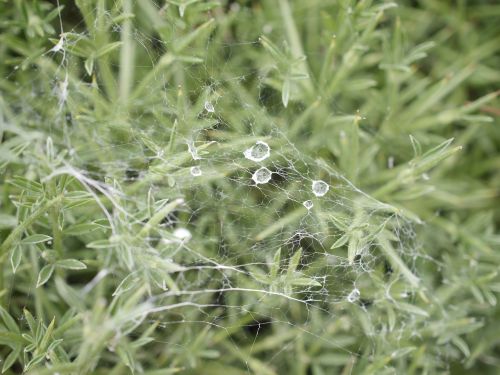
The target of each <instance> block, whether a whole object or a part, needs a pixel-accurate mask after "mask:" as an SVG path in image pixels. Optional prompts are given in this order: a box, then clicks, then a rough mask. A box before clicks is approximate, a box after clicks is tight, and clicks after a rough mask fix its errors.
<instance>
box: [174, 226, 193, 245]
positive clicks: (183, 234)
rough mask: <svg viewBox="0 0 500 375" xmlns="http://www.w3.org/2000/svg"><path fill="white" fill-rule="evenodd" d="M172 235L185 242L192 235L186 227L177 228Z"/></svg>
mask: <svg viewBox="0 0 500 375" xmlns="http://www.w3.org/2000/svg"><path fill="white" fill-rule="evenodd" d="M174 237H175V238H178V239H179V240H181V241H183V242H187V241H189V240H190V239H191V237H192V235H191V232H190V231H189V230H187V229H186V228H177V229H176V230H174Z"/></svg>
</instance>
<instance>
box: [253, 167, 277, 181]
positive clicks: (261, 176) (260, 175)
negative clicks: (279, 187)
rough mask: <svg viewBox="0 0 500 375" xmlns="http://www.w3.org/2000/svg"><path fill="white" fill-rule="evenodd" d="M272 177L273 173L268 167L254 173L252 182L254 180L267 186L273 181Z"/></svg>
mask: <svg viewBox="0 0 500 375" xmlns="http://www.w3.org/2000/svg"><path fill="white" fill-rule="evenodd" d="M271 176H272V172H271V171H270V170H269V169H267V168H266V167H262V168H259V169H257V170H256V171H255V172H254V174H253V175H252V180H254V182H255V183H256V184H265V183H268V182H269V180H271Z"/></svg>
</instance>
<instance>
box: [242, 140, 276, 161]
mask: <svg viewBox="0 0 500 375" xmlns="http://www.w3.org/2000/svg"><path fill="white" fill-rule="evenodd" d="M243 155H245V158H247V159H249V160H252V161H262V160H265V159H267V158H268V157H269V155H271V148H270V147H269V145H268V144H267V143H266V142H262V141H257V142H256V143H255V144H254V145H253V146H252V147H250V148H249V149H247V150H245V151H244V152H243Z"/></svg>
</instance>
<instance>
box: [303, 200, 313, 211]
mask: <svg viewBox="0 0 500 375" xmlns="http://www.w3.org/2000/svg"><path fill="white" fill-rule="evenodd" d="M302 204H303V205H304V207H305V208H307V209H308V210H310V209H311V208H313V206H314V204H313V202H312V201H311V200H307V201H304V203H302Z"/></svg>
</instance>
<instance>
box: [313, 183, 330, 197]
mask: <svg viewBox="0 0 500 375" xmlns="http://www.w3.org/2000/svg"><path fill="white" fill-rule="evenodd" d="M329 189H330V186H328V184H327V183H326V182H325V181H321V180H316V181H313V183H312V191H313V193H314V195H315V196H317V197H322V196H323V195H325V194H326V193H328V190H329Z"/></svg>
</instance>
